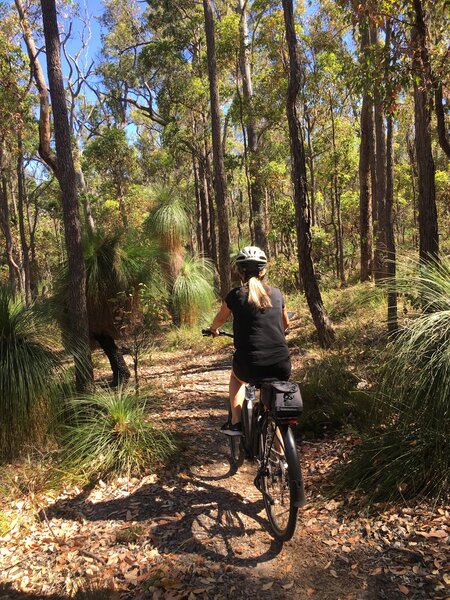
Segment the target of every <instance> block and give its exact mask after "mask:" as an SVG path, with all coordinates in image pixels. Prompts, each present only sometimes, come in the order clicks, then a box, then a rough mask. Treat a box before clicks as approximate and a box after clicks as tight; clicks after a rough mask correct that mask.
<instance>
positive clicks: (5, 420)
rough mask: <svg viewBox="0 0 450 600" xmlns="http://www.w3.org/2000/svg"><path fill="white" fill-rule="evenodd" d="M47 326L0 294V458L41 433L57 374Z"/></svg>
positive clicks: (57, 363)
mask: <svg viewBox="0 0 450 600" xmlns="http://www.w3.org/2000/svg"><path fill="white" fill-rule="evenodd" d="M52 342H53V343H54V340H52V339H51V336H50V335H49V329H48V325H47V324H46V323H44V322H43V320H42V317H40V316H39V315H38V314H36V313H35V312H34V311H33V310H32V308H27V307H26V306H25V305H24V304H23V303H22V302H21V301H19V300H17V299H13V298H12V297H11V294H10V293H9V291H8V290H7V289H6V288H4V287H1V288H0V423H1V427H0V457H1V458H3V459H5V458H12V457H14V456H15V455H17V454H19V452H20V450H21V448H22V447H23V444H24V443H25V442H27V441H32V440H36V439H37V437H38V436H42V434H43V433H45V431H46V428H47V425H48V418H49V400H50V398H51V396H52V390H53V389H54V387H55V384H56V382H57V379H58V375H59V374H60V373H61V363H60V361H59V359H58V357H57V356H56V354H55V353H54V352H53V351H52V349H51V344H52Z"/></svg>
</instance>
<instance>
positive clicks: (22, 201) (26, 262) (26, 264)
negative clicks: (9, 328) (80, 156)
mask: <svg viewBox="0 0 450 600" xmlns="http://www.w3.org/2000/svg"><path fill="white" fill-rule="evenodd" d="M17 148H18V154H17V191H18V213H19V233H20V243H21V246H22V264H23V275H24V288H25V303H26V304H27V306H29V305H30V304H31V300H32V298H31V271H30V246H29V244H28V241H27V236H26V234H25V213H24V207H25V206H26V205H27V204H28V202H27V190H26V183H25V172H24V168H23V145H22V137H21V136H20V134H19V135H18V138H17Z"/></svg>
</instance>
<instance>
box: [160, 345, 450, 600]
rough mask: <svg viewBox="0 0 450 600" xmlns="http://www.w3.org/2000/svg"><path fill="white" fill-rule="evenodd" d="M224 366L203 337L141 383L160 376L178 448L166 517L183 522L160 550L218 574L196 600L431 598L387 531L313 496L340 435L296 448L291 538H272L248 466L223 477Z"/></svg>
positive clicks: (341, 447) (225, 353) (410, 555)
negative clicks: (300, 496) (297, 479)
mask: <svg viewBox="0 0 450 600" xmlns="http://www.w3.org/2000/svg"><path fill="white" fill-rule="evenodd" d="M294 362H295V360H294ZM230 366H231V356H230V348H223V349H221V350H220V351H217V350H215V349H214V346H213V342H212V340H206V341H205V351H204V353H203V354H199V353H195V354H194V353H191V352H189V351H187V352H185V353H184V355H183V356H180V355H178V356H177V357H176V356H172V358H169V359H168V362H166V363H165V364H164V367H163V370H161V366H160V367H159V368H156V369H154V373H152V374H150V373H149V376H150V379H156V378H159V377H161V378H163V379H164V382H165V389H166V391H167V393H168V395H169V397H170V399H171V400H170V408H169V407H166V408H165V410H164V414H163V415H162V417H161V419H162V421H164V422H166V424H167V426H169V427H173V428H174V429H175V430H176V431H177V434H178V435H179V436H181V438H182V439H183V440H184V442H185V449H184V451H183V453H182V455H181V461H180V462H179V463H178V464H177V465H176V467H175V468H174V472H173V480H172V482H171V485H172V486H173V495H172V497H171V500H170V502H171V503H173V504H172V506H171V509H172V512H173V513H175V514H183V515H184V517H183V518H182V519H181V520H180V521H178V522H177V524H176V527H173V529H172V530H171V532H170V533H169V534H168V535H166V537H165V538H164V542H163V544H164V545H163V550H164V551H166V552H168V553H169V554H172V555H173V553H175V554H177V553H179V554H183V557H184V558H183V559H184V560H185V559H186V558H187V559H188V560H192V561H193V562H195V560H197V559H198V557H201V558H202V561H203V560H204V561H205V564H206V565H207V568H208V569H210V570H211V573H216V574H217V573H218V572H219V573H221V577H220V581H217V579H216V576H212V577H210V578H209V582H208V583H209V586H208V589H207V590H206V591H205V597H206V598H217V599H219V598H249V599H253V598H254V599H257V598H280V599H297V598H313V599H317V600H318V599H324V600H327V599H330V600H338V599H349V600H350V599H367V600H372V599H373V600H375V599H389V600H395V599H397V598H405V597H406V596H407V597H409V598H431V597H434V596H433V595H431V596H430V593H431V592H430V590H429V589H427V586H426V585H425V583H426V582H424V581H420V577H419V578H417V577H416V575H417V573H418V572H419V571H418V570H417V569H416V570H415V571H416V573H415V572H414V571H413V570H412V569H413V566H414V564H415V562H417V560H418V557H419V561H420V555H419V554H417V553H416V554H414V552H413V551H412V550H408V549H407V548H402V549H398V548H396V545H397V546H399V544H395V543H391V542H393V537H392V536H390V535H388V533H386V536H385V537H386V538H387V539H384V538H383V536H378V535H377V534H376V532H375V533H374V536H372V535H371V532H372V528H373V525H372V524H371V523H370V520H369V519H364V518H360V517H359V515H357V514H355V513H352V511H350V510H348V511H346V510H345V509H343V506H342V504H343V503H340V502H337V501H334V500H332V501H326V500H324V499H323V498H322V497H321V495H320V483H321V480H322V478H323V476H324V475H325V474H326V473H327V472H328V470H329V469H330V467H331V466H332V465H333V464H335V463H336V462H337V461H339V460H340V458H342V456H343V455H345V453H346V452H347V451H348V444H347V442H346V440H347V439H348V438H345V437H343V436H341V437H337V438H335V439H331V440H321V441H315V442H304V443H302V444H300V445H299V453H300V457H301V463H302V465H303V468H302V470H303V473H304V477H305V486H306V492H307V498H308V504H307V506H306V507H305V508H304V509H300V511H299V513H300V514H299V518H298V525H297V531H296V534H295V536H294V538H293V539H292V540H291V541H289V542H287V543H285V544H281V543H279V542H277V541H275V540H274V538H273V537H272V536H271V533H270V528H269V524H268V520H267V517H266V513H265V510H264V505H263V501H262V496H261V494H260V492H258V490H257V489H256V487H255V486H254V485H253V479H254V476H255V465H254V464H252V463H250V462H246V463H244V465H243V466H242V467H241V468H240V469H239V470H238V471H237V472H233V470H232V469H231V466H230V463H229V461H228V441H227V438H226V436H225V435H223V434H222V433H220V431H219V428H220V425H221V424H222V423H223V422H224V420H225V416H226V410H225V402H226V394H227V389H228V379H229V373H230ZM389 518H390V517H386V520H388V519H389ZM391 521H392V519H391ZM380 526H381V522H380ZM385 529H386V532H389V531H390V530H389V527H387V528H386V527H385ZM157 533H158V532H157V531H155V534H157ZM166 533H167V532H166ZM372 538H373V539H372ZM391 546H392V547H391ZM384 566H386V569H385V568H384ZM396 569H397V572H396ZM409 573H411V578H410V579H409V580H407V582H409V583H411V582H412V581H413V579H414V578H416V580H417V581H415V583H414V588H412V587H411V586H409V587H407V586H405V585H403V582H404V578H403V579H402V577H401V576H402V575H403V576H404V575H405V574H409ZM203 579H204V578H203ZM206 580H208V578H206ZM424 588H425V589H424ZM405 592H407V594H406V596H405ZM432 593H433V594H434V592H432ZM155 597H156V596H155ZM436 597H438V596H436ZM442 597H444V596H442ZM192 598H193V597H192Z"/></svg>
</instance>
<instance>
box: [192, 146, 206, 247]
mask: <svg viewBox="0 0 450 600" xmlns="http://www.w3.org/2000/svg"><path fill="white" fill-rule="evenodd" d="M191 156H192V172H193V174H194V192H195V237H196V241H197V253H198V254H204V248H203V236H202V208H201V200H200V184H199V180H198V165H197V159H196V157H195V152H192V155H191Z"/></svg>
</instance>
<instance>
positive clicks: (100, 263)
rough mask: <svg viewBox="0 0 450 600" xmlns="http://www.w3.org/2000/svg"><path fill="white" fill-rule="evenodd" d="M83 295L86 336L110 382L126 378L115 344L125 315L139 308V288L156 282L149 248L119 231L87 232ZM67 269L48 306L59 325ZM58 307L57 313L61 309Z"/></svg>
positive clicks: (152, 251)
mask: <svg viewBox="0 0 450 600" xmlns="http://www.w3.org/2000/svg"><path fill="white" fill-rule="evenodd" d="M84 257H85V263H86V299H87V309H88V318H89V335H90V338H91V341H92V342H94V341H95V342H97V343H98V344H99V345H100V347H101V348H102V350H103V351H104V352H105V354H106V356H107V357H108V360H109V362H110V365H111V369H112V372H113V381H112V384H113V386H114V387H115V386H117V385H118V384H120V383H125V382H126V381H128V379H129V377H130V372H129V369H128V366H127V365H126V363H125V360H124V358H123V355H122V353H121V351H120V349H119V348H118V346H117V344H116V340H117V339H118V338H120V337H121V336H122V334H123V333H124V332H125V333H126V331H127V324H129V323H130V322H131V321H133V322H134V319H130V314H136V313H137V312H139V311H140V309H141V307H140V301H139V293H138V291H139V286H140V284H142V283H148V284H149V285H150V284H151V283H155V282H158V281H159V279H160V277H159V267H158V263H157V261H156V258H155V248H154V247H153V246H152V245H151V244H146V245H143V244H139V243H136V242H135V241H131V240H130V239H127V238H125V237H124V235H123V234H121V233H119V234H113V235H105V234H101V233H96V234H90V235H89V236H88V237H87V238H86V239H85V242H84ZM66 294H67V273H66V272H64V273H63V274H62V275H61V278H60V282H59V286H58V290H57V292H56V295H55V298H54V302H53V305H56V308H57V311H58V312H59V317H60V321H61V323H62V324H63V326H64V322H65V318H64V309H65V307H66V306H67V301H66ZM61 309H63V312H61Z"/></svg>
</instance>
